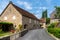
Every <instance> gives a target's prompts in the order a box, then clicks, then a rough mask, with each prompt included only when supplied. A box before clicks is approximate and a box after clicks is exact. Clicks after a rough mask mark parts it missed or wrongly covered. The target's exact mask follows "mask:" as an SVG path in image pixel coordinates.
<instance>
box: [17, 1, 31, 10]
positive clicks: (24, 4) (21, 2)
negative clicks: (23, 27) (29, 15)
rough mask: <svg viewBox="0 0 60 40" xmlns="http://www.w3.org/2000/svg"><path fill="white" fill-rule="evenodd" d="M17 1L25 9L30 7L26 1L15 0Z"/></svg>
mask: <svg viewBox="0 0 60 40" xmlns="http://www.w3.org/2000/svg"><path fill="white" fill-rule="evenodd" d="M17 3H18V4H20V5H23V6H24V7H25V8H26V9H29V10H31V9H32V7H31V4H30V3H28V2H23V1H17Z"/></svg>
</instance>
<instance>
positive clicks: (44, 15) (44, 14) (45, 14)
mask: <svg viewBox="0 0 60 40" xmlns="http://www.w3.org/2000/svg"><path fill="white" fill-rule="evenodd" d="M42 18H47V10H45V11H43V12H42Z"/></svg>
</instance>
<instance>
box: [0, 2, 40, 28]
mask: <svg viewBox="0 0 60 40" xmlns="http://www.w3.org/2000/svg"><path fill="white" fill-rule="evenodd" d="M1 21H3V22H11V23H13V24H14V25H15V27H16V28H17V27H18V25H19V24H20V25H22V26H23V28H24V29H35V28H39V27H40V21H39V19H37V18H36V17H35V16H34V15H33V14H31V13H29V12H27V11H26V10H24V9H22V8H20V7H18V6H16V5H15V4H13V3H12V2H9V4H8V5H7V7H6V8H5V9H4V11H3V12H2V13H1V15H0V22H1Z"/></svg>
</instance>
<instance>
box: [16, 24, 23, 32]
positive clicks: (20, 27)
mask: <svg viewBox="0 0 60 40" xmlns="http://www.w3.org/2000/svg"><path fill="white" fill-rule="evenodd" d="M22 29H23V27H22V25H20V24H19V25H18V27H17V28H16V32H19V31H21V30H22Z"/></svg>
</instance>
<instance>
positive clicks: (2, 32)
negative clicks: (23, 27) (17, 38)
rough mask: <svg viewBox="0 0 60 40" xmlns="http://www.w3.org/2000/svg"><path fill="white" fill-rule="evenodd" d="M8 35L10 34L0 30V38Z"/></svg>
mask: <svg viewBox="0 0 60 40" xmlns="http://www.w3.org/2000/svg"><path fill="white" fill-rule="evenodd" d="M10 34H11V33H10V32H4V31H2V30H0V37H1V36H5V35H10Z"/></svg>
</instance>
